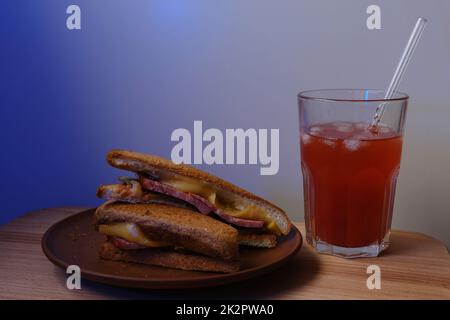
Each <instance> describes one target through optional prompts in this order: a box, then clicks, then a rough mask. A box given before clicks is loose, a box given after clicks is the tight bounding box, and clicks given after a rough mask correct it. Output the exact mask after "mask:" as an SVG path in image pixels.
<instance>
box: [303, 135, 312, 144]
mask: <svg viewBox="0 0 450 320" xmlns="http://www.w3.org/2000/svg"><path fill="white" fill-rule="evenodd" d="M301 141H302V143H303V144H305V145H306V144H308V143H310V142H311V136H310V135H309V134H306V133H303V134H302V135H301Z"/></svg>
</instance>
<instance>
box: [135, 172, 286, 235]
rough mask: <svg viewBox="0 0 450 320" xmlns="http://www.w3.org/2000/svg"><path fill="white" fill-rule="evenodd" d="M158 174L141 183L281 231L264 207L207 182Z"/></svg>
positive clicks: (241, 221) (243, 222) (240, 221)
mask: <svg viewBox="0 0 450 320" xmlns="http://www.w3.org/2000/svg"><path fill="white" fill-rule="evenodd" d="M158 176H159V177H158V178H159V179H158V180H153V179H149V178H146V177H144V176H141V177H140V179H139V181H140V183H141V186H142V187H143V188H144V189H147V190H150V191H155V192H161V193H164V194H167V195H170V196H173V197H176V198H179V199H182V200H185V201H187V202H189V203H190V204H192V205H193V206H195V207H196V208H197V209H198V210H199V211H200V212H202V213H209V212H214V213H215V214H216V215H217V216H219V217H220V218H222V219H223V220H225V221H227V222H229V223H231V224H234V225H237V226H241V227H246V228H262V227H264V228H265V229H266V230H267V231H268V232H270V233H273V234H276V235H281V231H280V229H279V227H278V225H277V224H276V222H275V221H274V220H273V219H272V218H271V217H270V216H269V215H268V214H267V212H266V211H265V210H264V209H263V208H261V207H258V206H256V205H253V204H250V205H244V204H242V203H239V201H238V200H237V199H233V197H232V196H231V195H230V194H227V192H225V191H222V190H218V189H217V188H214V187H213V186H211V185H209V184H207V183H204V182H200V181H196V180H194V179H190V178H186V177H180V176H174V175H173V176H170V175H161V174H159V175H158Z"/></svg>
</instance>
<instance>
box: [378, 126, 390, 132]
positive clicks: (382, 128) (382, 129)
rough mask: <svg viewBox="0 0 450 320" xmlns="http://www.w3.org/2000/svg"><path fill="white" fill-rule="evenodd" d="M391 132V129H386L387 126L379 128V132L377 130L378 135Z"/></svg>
mask: <svg viewBox="0 0 450 320" xmlns="http://www.w3.org/2000/svg"><path fill="white" fill-rule="evenodd" d="M392 131H393V130H392V129H391V127H388V126H380V130H379V132H380V133H390V132H392Z"/></svg>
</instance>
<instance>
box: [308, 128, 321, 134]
mask: <svg viewBox="0 0 450 320" xmlns="http://www.w3.org/2000/svg"><path fill="white" fill-rule="evenodd" d="M321 131H322V129H321V128H320V127H319V126H313V127H310V128H309V132H310V133H312V134H318V133H320V132H321Z"/></svg>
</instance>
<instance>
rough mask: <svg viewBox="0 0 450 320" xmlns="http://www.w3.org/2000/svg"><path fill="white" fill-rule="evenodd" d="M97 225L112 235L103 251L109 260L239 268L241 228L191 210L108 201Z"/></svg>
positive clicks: (98, 212)
mask: <svg viewBox="0 0 450 320" xmlns="http://www.w3.org/2000/svg"><path fill="white" fill-rule="evenodd" d="M94 225H95V227H96V229H97V230H98V231H99V232H100V233H103V234H105V235H106V236H107V240H106V241H105V242H104V243H103V244H102V246H101V248H100V252H99V254H100V257H101V258H103V259H106V260H114V261H124V262H133V263H142V264H148V265H156V266H162V267H170V268H176V269H182V270H198V271H213V272H226V273H228V272H235V271H238V270H239V260H238V257H239V251H238V250H239V249H238V240H237V238H238V233H237V231H236V229H235V228H233V227H231V226H229V225H227V224H224V223H221V222H220V221H217V220H215V219H213V218H211V217H208V216H206V215H204V214H201V213H198V212H195V211H193V210H190V209H185V208H181V207H176V206H171V205H168V204H144V203H142V204H130V203H124V202H117V201H115V202H106V203H105V204H103V205H101V206H100V207H98V208H97V210H96V212H95V214H94Z"/></svg>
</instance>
